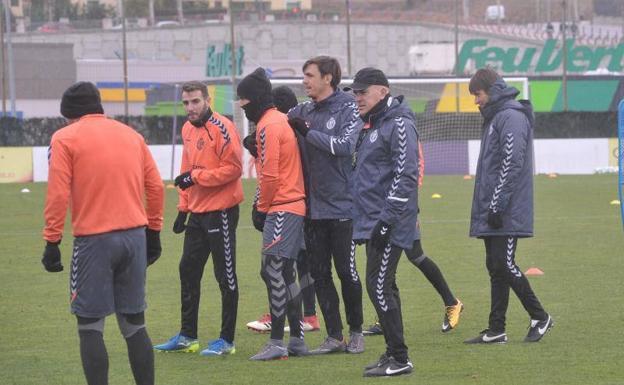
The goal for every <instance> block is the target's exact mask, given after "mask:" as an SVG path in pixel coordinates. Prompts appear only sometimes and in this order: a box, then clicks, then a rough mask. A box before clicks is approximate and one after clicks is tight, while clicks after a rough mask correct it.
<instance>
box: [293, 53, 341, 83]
mask: <svg viewBox="0 0 624 385" xmlns="http://www.w3.org/2000/svg"><path fill="white" fill-rule="evenodd" d="M310 64H316V66H317V67H318V69H319V72H320V73H321V76H325V75H327V74H329V75H331V76H332V80H331V83H330V85H331V86H332V88H333V89H334V90H335V89H336V88H338V84H340V80H341V71H340V63H338V60H336V59H335V58H333V57H331V56H324V55H322V56H316V57H313V58H312V59H308V60H307V61H306V62H305V63H303V67H302V68H301V70H302V71H305V69H306V68H308V66H309V65H310Z"/></svg>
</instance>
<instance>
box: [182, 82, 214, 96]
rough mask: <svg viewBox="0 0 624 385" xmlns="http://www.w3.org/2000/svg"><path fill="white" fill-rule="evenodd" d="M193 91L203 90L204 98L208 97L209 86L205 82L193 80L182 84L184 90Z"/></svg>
mask: <svg viewBox="0 0 624 385" xmlns="http://www.w3.org/2000/svg"><path fill="white" fill-rule="evenodd" d="M193 91H201V93H202V96H203V97H204V99H208V86H206V85H205V84H204V83H202V82H200V81H197V80H193V81H190V82H186V83H184V84H182V92H193Z"/></svg>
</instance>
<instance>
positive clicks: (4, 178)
mask: <svg viewBox="0 0 624 385" xmlns="http://www.w3.org/2000/svg"><path fill="white" fill-rule="evenodd" d="M32 180H33V162H32V147H0V183H16V182H18V183H25V182H32Z"/></svg>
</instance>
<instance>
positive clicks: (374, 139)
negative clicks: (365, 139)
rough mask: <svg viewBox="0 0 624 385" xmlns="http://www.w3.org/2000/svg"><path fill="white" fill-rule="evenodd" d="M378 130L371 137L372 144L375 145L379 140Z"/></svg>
mask: <svg viewBox="0 0 624 385" xmlns="http://www.w3.org/2000/svg"><path fill="white" fill-rule="evenodd" d="M377 132H378V131H377V130H375V131H373V133H372V134H371V136H370V142H371V143H375V141H376V140H377Z"/></svg>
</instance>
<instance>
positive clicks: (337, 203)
mask: <svg viewBox="0 0 624 385" xmlns="http://www.w3.org/2000/svg"><path fill="white" fill-rule="evenodd" d="M302 70H303V86H304V88H305V91H306V94H307V95H308V96H309V97H310V99H312V100H311V101H309V102H305V103H301V104H299V105H298V106H297V107H295V108H293V109H292V110H291V111H290V112H289V113H288V116H289V117H290V118H291V119H290V122H291V125H292V126H293V128H294V129H295V130H296V131H297V133H298V134H299V135H300V137H301V138H302V139H303V142H304V146H303V148H304V153H303V159H304V170H305V173H306V175H305V177H306V187H308V189H307V191H306V195H307V203H308V211H307V215H306V216H307V218H306V224H305V239H306V246H307V250H308V255H309V260H310V272H311V273H312V278H313V279H314V288H315V290H316V296H317V298H318V303H319V307H320V308H321V312H322V313H323V318H324V319H325V327H326V330H327V338H326V339H325V340H324V341H323V343H322V344H321V345H320V346H319V347H318V348H317V349H315V350H313V351H311V353H313V354H327V353H335V352H345V351H346V352H348V353H362V352H363V351H364V338H363V335H362V322H363V316H362V283H361V282H360V277H359V275H358V272H357V269H356V263H355V244H354V243H353V239H352V232H353V223H352V196H351V187H350V181H351V174H352V171H353V169H352V167H351V155H352V153H353V148H354V147H355V141H356V139H357V135H358V132H359V131H360V129H361V127H362V122H361V120H360V119H359V118H358V112H357V109H356V106H355V103H354V100H353V96H352V95H350V94H348V93H345V92H343V91H342V90H341V89H339V88H338V85H339V84H340V80H341V69H340V64H339V63H338V60H336V59H335V58H332V57H329V56H317V57H314V58H311V59H309V60H307V61H306V62H305V63H304V64H303V68H302ZM332 260H333V266H334V268H335V270H336V273H337V275H338V278H339V279H340V285H341V286H342V290H341V292H342V300H343V301H344V306H345V313H346V321H347V324H348V325H349V339H348V341H347V339H346V338H345V336H344V335H343V324H342V318H341V315H340V297H339V296H338V291H337V290H336V286H335V285H334V281H333V277H332Z"/></svg>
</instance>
